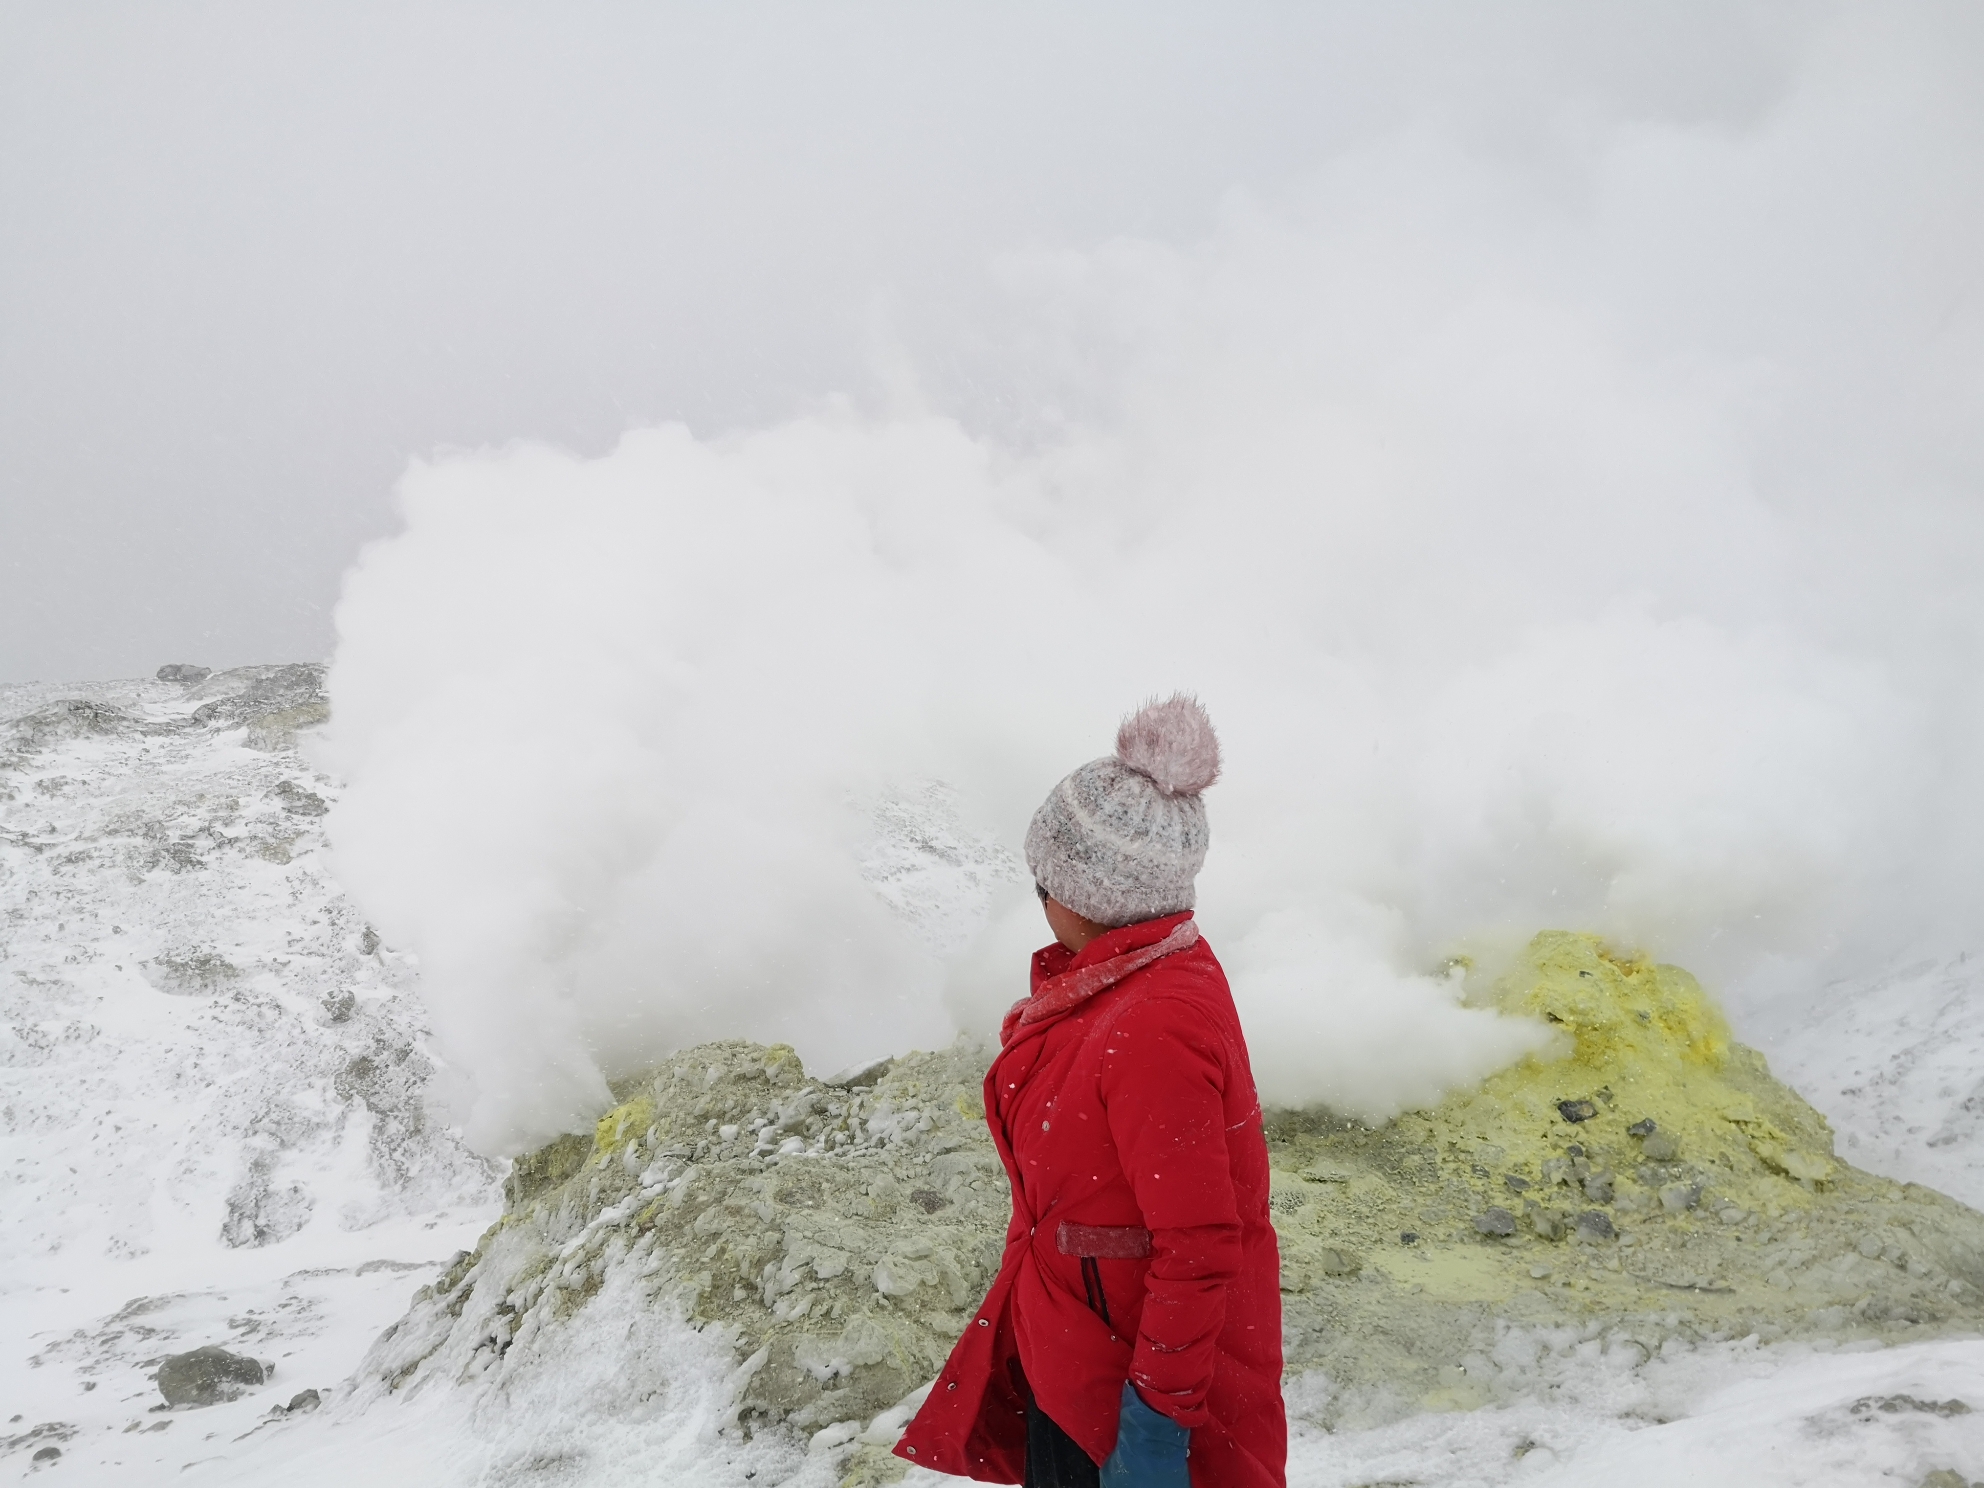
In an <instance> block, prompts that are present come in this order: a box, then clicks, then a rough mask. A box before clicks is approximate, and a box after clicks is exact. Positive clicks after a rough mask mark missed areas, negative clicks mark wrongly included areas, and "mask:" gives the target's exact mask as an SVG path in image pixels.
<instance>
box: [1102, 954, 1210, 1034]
mask: <svg viewBox="0 0 1984 1488" xmlns="http://www.w3.org/2000/svg"><path fill="white" fill-rule="evenodd" d="M1204 944H1205V942H1203V941H1200V942H1199V943H1198V944H1197V945H1193V946H1190V947H1188V948H1186V949H1185V950H1183V951H1179V952H1177V953H1175V954H1173V955H1170V956H1166V957H1165V958H1164V959H1163V960H1162V961H1159V962H1156V963H1155V964H1153V965H1151V966H1149V967H1146V968H1145V969H1144V971H1143V972H1142V973H1140V974H1139V975H1138V977H1137V978H1136V980H1135V982H1134V984H1133V985H1132V986H1130V987H1127V988H1125V991H1126V992H1128V993H1129V994H1130V995H1129V996H1127V997H1126V998H1124V1000H1123V1004H1122V1006H1121V1008H1120V1010H1119V1011H1118V1012H1117V1015H1116V1019H1115V1022H1116V1023H1117V1025H1118V1026H1119V1027H1126V1028H1130V1029H1138V1030H1143V1031H1146V1032H1152V1033H1156V1032H1164V1031H1171V1032H1175V1033H1177V1034H1180V1035H1184V1036H1193V1035H1203V1034H1213V1035H1217V1036H1219V1037H1220V1038H1222V1039H1223V1038H1225V1037H1227V1036H1228V1035H1229V1034H1230V1032H1231V1031H1232V1028H1233V1027H1234V1026H1235V1025H1236V1024H1237V1021H1238V1019H1237V1015H1236V1014H1235V1012H1234V1008H1233V995H1232V993H1231V992H1230V991H1229V990H1228V988H1227V985H1226V973H1225V972H1223V971H1222V970H1220V966H1219V962H1218V961H1216V960H1214V959H1213V956H1212V952H1211V951H1210V950H1202V949H1201V948H1202V947H1203V946H1204Z"/></svg>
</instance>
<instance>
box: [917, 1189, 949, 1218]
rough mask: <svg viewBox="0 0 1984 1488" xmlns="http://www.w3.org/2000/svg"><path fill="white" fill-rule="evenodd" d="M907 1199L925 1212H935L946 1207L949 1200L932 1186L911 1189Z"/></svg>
mask: <svg viewBox="0 0 1984 1488" xmlns="http://www.w3.org/2000/svg"><path fill="white" fill-rule="evenodd" d="M909 1201H910V1203H912V1204H914V1205H915V1206H916V1207H917V1208H919V1209H921V1210H922V1211H923V1212H924V1213H925V1214H935V1213H936V1212H937V1211H938V1210H939V1209H942V1208H945V1207H947V1206H948V1205H949V1204H950V1202H951V1201H950V1200H949V1199H947V1198H945V1197H944V1196H943V1195H942V1194H940V1193H938V1192H937V1191H936V1190H935V1189H934V1188H917V1189H911V1190H910V1194H909Z"/></svg>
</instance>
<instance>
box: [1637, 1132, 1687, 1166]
mask: <svg viewBox="0 0 1984 1488" xmlns="http://www.w3.org/2000/svg"><path fill="white" fill-rule="evenodd" d="M1640 1151H1641V1152H1643V1153H1645V1154H1646V1158H1647V1161H1648V1162H1673V1161H1674V1159H1676V1158H1677V1157H1679V1156H1680V1155H1681V1144H1680V1143H1679V1142H1677V1141H1675V1140H1674V1138H1673V1137H1671V1136H1669V1135H1668V1134H1667V1133H1666V1132H1662V1131H1657V1132H1654V1133H1653V1134H1652V1135H1650V1136H1649V1137H1648V1138H1647V1139H1646V1140H1645V1141H1644V1142H1642V1143H1641V1144H1640Z"/></svg>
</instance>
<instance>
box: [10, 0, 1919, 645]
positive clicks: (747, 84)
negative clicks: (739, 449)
mask: <svg viewBox="0 0 1984 1488" xmlns="http://www.w3.org/2000/svg"><path fill="white" fill-rule="evenodd" d="M1479 11H1480V8H1479V7H1473V6H1466V5H1451V6H1413V5H1404V6H1382V7H1380V6H1304V5H1280V6H1267V5H1262V6H1249V5H1245V4H1240V5H1221V6H1217V7H1213V6H1197V7H1187V6H1176V5H1171V6H1167V5H1147V4H1138V5H1129V4H1114V5H1111V4H1094V5H1084V6H1078V7H1069V6H1047V5H1040V6H1031V7H1029V6H1026V5H1015V4H1002V5H996V6H994V5H949V6H944V7H939V8H932V7H928V6H921V5H911V4H893V5H892V4H885V3H878V4H869V5H861V6H833V5H798V4H788V5H776V4H762V5H752V6H747V7H728V6H715V5H700V6H692V5H664V4H656V5H635V4H620V5H613V4H596V3H585V0H579V3H575V4H570V5H557V6H552V5H539V6H520V5H503V6H487V5H467V4H461V5H436V4H422V3H418V0H415V3H406V4H392V5H385V4H366V3H364V0H354V3H350V4H338V5H321V6H315V7H305V6H280V7H276V6H265V5H250V4H245V3H242V4H202V3H197V0H190V3H187V4H177V5H173V6H170V7H158V6H149V5H137V4H116V3H103V4H93V5H89V6H51V5H37V4H32V3H23V0H5V3H0V200H4V201H5V202H6V204H7V205H6V210H5V211H4V212H0V574H4V576H5V582H4V583H3V584H0V678H4V679H9V680H23V679H28V678H44V679H61V678H67V677H100V676H113V675H132V674H143V673H149V672H150V671H151V670H152V669H153V668H155V667H156V666H157V665H158V664H159V663H160V662H163V661H170V660H197V661H201V662H204V663H206V664H208V665H222V664H229V663H237V662H256V661H265V660H268V659H270V658H272V657H291V658H304V657H323V656H327V655H328V654H329V652H330V650H331V647H332V644H333V635H332V627H331V620H330V607H331V604H332V602H333V601H334V599H335V596H336V593H337V583H338V576H339V575H340V573H341V572H342V571H343V569H344V568H345V566H346V565H347V564H348V563H349V562H350V560H351V557H352V555H353V553H354V551H355V550H356V548H357V546H358V545H359V544H360V543H361V542H362V541H363V540H365V539H366V538H369V537H373V536H377V535H380V534H383V533H385V532H387V531H390V530H391V528H392V525H393V521H394V518H393V506H392V500H391V490H392V486H393V483H394V481H395V479H396V478H397V477H398V475H399V473H400V471H401V470H402V469H403V468H404V466H405V464H406V461H407V459H408V458H409V457H410V456H412V455H416V454H422V453H425V452H428V451H431V450H433V449H436V448H439V447H443V446H450V445H453V446H471V447H472V446H477V445H481V444H484V443H487V442H490V441H503V440H508V439H513V438H518V437H534V438H540V439H547V440H552V441H555V442H557V443H559V444H561V445H563V446H565V447H568V448H572V449H575V450H579V451H583V452H587V453H592V454H598V453H602V452H604V451H605V450H606V449H607V448H609V447H611V445H612V444H613V442H614V440H615V439H617V438H618V436H619V434H620V433H621V432H622V431H623V430H624V429H626V428H628V427H632V426H639V425H646V424H650V423H653V422H656V421H660V420H667V419H682V420H685V421H687V422H688V423H689V424H690V426H691V427H693V428H695V429H697V430H698V431H700V432H703V433H714V432H721V431H722V430H725V429H730V428H736V427H756V426H760V425H763V424H766V423H769V422H773V421H776V420H778V419H780V418H784V417H788V416H790V415H792V414H793V413H795V412H797V411H799V410H800V409H802V408H804V407H806V406H809V405H810V404H811V402H812V401H813V400H815V399H818V398H820V397H823V396H827V395H832V394H842V395H846V396H849V397H853V398H856V399H858V400H863V401H872V400H874V399H877V398H878V397H881V396H882V395H883V393H884V391H885V390H886V389H887V388H889V387H890V386H891V385H892V381H891V380H892V377H893V375H894V369H896V368H897V367H898V365H899V358H898V355H897V354H898V353H899V351H900V350H901V349H902V348H903V347H904V346H914V347H915V348H917V349H918V352H919V371H920V375H921V376H923V377H924V378H926V379H930V380H932V381H941V382H942V383H943V384H944V388H945V392H946V394H947V396H948V397H949V399H950V400H951V401H952V402H953V403H954V404H955V406H956V408H957V410H958V411H959V412H960V414H961V415H963V416H966V417H968V418H969V419H971V420H972V421H973V422H974V423H987V422H990V421H992V420H995V419H998V418H1001V417H1007V416H1011V415H1012V414H1014V413H1015V412H1016V411H1030V410H1016V409H1015V407H1014V404H1015V400H1018V399H1021V398H1022V394H1021V393H1020V391H1019V390H1018V389H1016V388H1015V387H1013V386H1012V385H1011V383H1010V381H1009V380H1008V379H1007V378H1006V377H1004V376H1003V375H1002V374H1003V373H1005V372H1009V371H1011V370H1013V368H1012V365H1011V363H1010V362H1009V361H1008V360H1007V359H1006V358H1005V356H1004V355H1003V354H1000V353H996V352H995V353H993V354H992V355H991V360H990V363H989V365H988V364H987V362H986V359H985V357H984V355H982V353H984V352H986V351H987V348H985V347H984V345H983V341H984V338H985V337H986V336H987V335H988V334H990V333H992V332H994V331H996V330H997V329H998V327H999V324H1000V319H1001V315H1002V309H1001V306H1002V303H1003V302H1002V300H1001V298H1000V292H999V287H998V284H997V282H996V276H995V274H994V271H993V264H994V260H995V259H996V258H997V257H998V256H999V255H1000V254H1002V253H1006V252H1010V251H1013V250H1016V249H1042V248H1044V249H1055V248H1071V249H1076V250H1087V249H1090V248H1093V247H1094V246H1096V245H1098V244H1100V243H1104V242H1107V241H1110V240H1112V239H1115V238H1118V237H1124V236H1129V237H1137V238H1149V239H1155V240H1157V241H1162V242H1189V241H1194V240H1196V239H1197V238H1199V237H1200V236H1202V235H1203V234H1204V233H1205V232H1207V231H1208V230H1210V228H1211V226H1212V224H1213V223H1214V222H1215V221H1216V219H1217V217H1218V214H1219V212H1220V211H1221V210H1222V208H1223V205H1224V204H1225V203H1226V202H1227V201H1228V200H1229V198H1230V195H1231V194H1232V193H1234V192H1257V193H1262V194H1264V195H1265V196H1266V197H1268V198H1270V199H1272V198H1274V197H1276V196H1278V195H1279V194H1280V193H1282V192H1284V191H1286V190H1289V189H1292V188H1295V187H1297V186H1299V184H1300V183H1302V182H1303V181H1305V180H1307V179H1309V178H1310V177H1311V176H1312V174H1313V173H1314V172H1315V171H1316V170H1317V169H1319V168H1322V167H1324V166H1326V165H1327V164H1328V163H1329V162H1330V161H1331V160H1333V159H1336V158H1338V157H1339V156H1340V155H1341V153H1342V152H1344V151H1345V150H1347V149H1352V148H1355V147H1356V146H1357V145H1359V144H1360V143H1363V142H1368V141H1371V140H1375V139H1382V138H1386V137H1388V136H1390V135H1391V134H1392V133H1394V132H1395V131H1396V130H1398V129H1400V128H1402V127H1405V126H1407V125H1409V124H1410V123H1412V122H1414V121H1432V122H1434V123H1435V124H1438V125H1440V126H1442V127H1446V128H1450V129H1451V130H1452V131H1453V132H1454V133H1455V134H1456V135H1457V136H1459V137H1461V138H1465V139H1467V140H1468V141H1469V142H1470V143H1471V144H1472V145H1474V146H1477V147H1480V148H1484V149H1487V150H1489V151H1490V152H1492V153H1494V154H1496V155H1498V156H1505V157H1507V158H1511V159H1517V160H1528V159H1534V158H1539V157H1546V158H1549V159H1551V160H1562V161H1573V162H1574V161H1575V158H1576V156H1577V155H1578V153H1579V152H1580V151H1581V150H1582V149H1583V148H1585V146H1584V144H1583V143H1581V140H1580V135H1581V134H1582V133H1583V132H1584V131H1586V130H1587V129H1588V128H1590V127H1596V126H1598V125H1601V124H1603V123H1606V122H1608V121H1616V120H1622V119H1633V118H1641V117H1645V118H1660V119H1674V120H1679V121H1682V122H1688V123H1698V124H1704V125H1712V126H1714V127H1726V128H1740V127H1744V126H1745V125H1746V124H1747V123H1749V122H1750V121H1752V120H1754V119H1755V118H1756V117H1757V116H1758V114H1759V112H1760V111H1761V110H1764V109H1766V108H1768V107H1769V105H1770V103H1771V102H1772V100H1773V99H1775V98H1776V97H1777V96H1778V95H1779V92H1780V91H1781V88H1782V86H1783V84H1784V79H1785V78H1786V76H1788V74H1789V71H1790V69H1791V68H1792V67H1794V66H1795V64H1796V59H1797V57H1798V56H1799V55H1800V54H1801V51H1802V49H1803V48H1804V47H1805V46H1806V45H1808V43H1809V36H1810V34H1811V33H1812V32H1813V30H1814V22H1815V21H1816V20H1817V19H1818V18H1819V17H1821V16H1822V15H1823V14H1824V13H1823V12H1822V11H1815V10H1812V9H1810V8H1808V7H1790V6H1786V7H1782V8H1780V9H1777V10H1772V9H1761V10H1754V9H1753V10H1746V11H1736V10H1732V8H1731V7H1728V6H1724V5H1718V4H1706V3H1705V4H1700V5H1693V6H1686V5H1676V6H1667V7H1662V8H1661V10H1660V14H1659V15H1658V16H1655V15H1652V14H1650V13H1647V12H1644V11H1639V10H1635V9H1633V8H1624V7H1621V8H1613V9H1610V10H1595V9H1593V8H1592V7H1580V6H1568V5H1564V6H1555V7H1529V8H1522V7H1501V8H1498V13H1497V18H1496V19H1495V21H1494V22H1493V23H1492V24H1490V23H1489V22H1488V21H1487V20H1486V19H1485V18H1484V17H1483V16H1482V15H1481V14H1479ZM1940 24H1941V25H1942V26H1943V27H1944V28H1945V29H1946V28H1947V25H1948V24H1949V23H1948V22H1944V23H1940Z"/></svg>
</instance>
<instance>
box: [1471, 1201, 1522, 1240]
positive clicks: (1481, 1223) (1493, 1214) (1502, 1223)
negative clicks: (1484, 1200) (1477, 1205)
mask: <svg viewBox="0 0 1984 1488" xmlns="http://www.w3.org/2000/svg"><path fill="white" fill-rule="evenodd" d="M1474 1227H1475V1228H1476V1229H1477V1230H1479V1231H1481V1233H1482V1234H1484V1235H1513V1234H1514V1233H1515V1232H1516V1217H1515V1216H1514V1215H1513V1214H1511V1213H1509V1211H1508V1210H1506V1209H1504V1208H1502V1207H1500V1206H1499V1205H1497V1206H1495V1207H1493V1208H1489V1209H1484V1210H1483V1211H1482V1212H1481V1213H1479V1214H1477V1215H1475V1216H1474Z"/></svg>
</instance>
